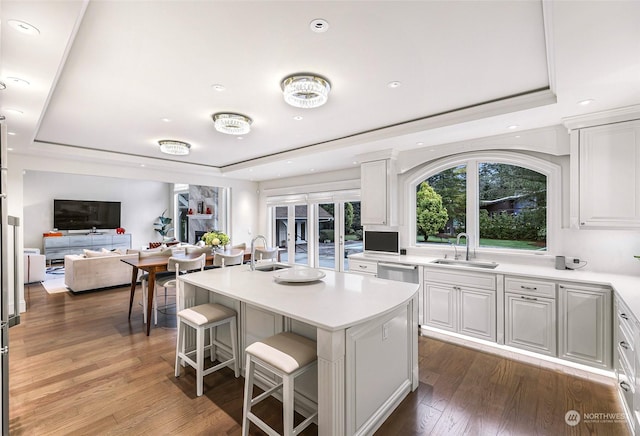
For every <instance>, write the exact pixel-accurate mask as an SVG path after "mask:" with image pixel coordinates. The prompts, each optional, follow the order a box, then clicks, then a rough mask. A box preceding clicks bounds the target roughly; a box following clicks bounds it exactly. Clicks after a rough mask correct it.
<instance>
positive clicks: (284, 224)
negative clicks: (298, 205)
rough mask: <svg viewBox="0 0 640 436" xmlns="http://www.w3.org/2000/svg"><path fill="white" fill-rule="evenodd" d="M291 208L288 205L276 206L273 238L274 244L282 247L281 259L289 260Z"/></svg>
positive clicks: (283, 260) (282, 260)
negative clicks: (289, 216)
mask: <svg viewBox="0 0 640 436" xmlns="http://www.w3.org/2000/svg"><path fill="white" fill-rule="evenodd" d="M288 214H289V208H288V207H287V206H276V207H275V208H274V228H273V239H274V241H273V242H274V244H276V245H277V246H278V247H280V248H281V249H282V250H280V261H281V262H285V263H286V262H288V261H289V253H288V248H289V243H288V242H287V231H288V226H289V219H288Z"/></svg>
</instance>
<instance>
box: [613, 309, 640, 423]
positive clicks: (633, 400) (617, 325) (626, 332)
mask: <svg viewBox="0 0 640 436" xmlns="http://www.w3.org/2000/svg"><path fill="white" fill-rule="evenodd" d="M613 313H614V322H613V324H614V329H615V333H614V336H615V346H614V347H613V350H614V358H613V360H614V363H613V366H614V369H615V372H616V377H617V382H618V393H619V395H620V398H621V399H622V405H623V407H624V411H625V413H626V415H627V424H628V425H629V427H630V429H631V432H632V433H634V432H637V431H638V430H640V426H639V419H640V389H639V388H640V380H639V378H638V377H637V374H636V372H637V370H638V365H639V364H640V352H639V350H638V345H640V342H639V340H640V338H639V335H640V323H639V322H638V320H637V319H636V318H635V317H634V316H633V315H632V313H631V311H630V310H629V309H628V308H627V306H626V305H625V304H624V302H623V301H622V300H620V298H619V297H616V298H615V301H614V311H613ZM634 434H635V433H634Z"/></svg>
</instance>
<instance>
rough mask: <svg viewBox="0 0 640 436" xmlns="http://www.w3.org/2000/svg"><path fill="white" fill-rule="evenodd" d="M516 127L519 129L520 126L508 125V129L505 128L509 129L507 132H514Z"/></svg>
mask: <svg viewBox="0 0 640 436" xmlns="http://www.w3.org/2000/svg"><path fill="white" fill-rule="evenodd" d="M518 127H520V125H518V124H512V125H510V126H509V127H507V129H509V130H515V129H517V128H518Z"/></svg>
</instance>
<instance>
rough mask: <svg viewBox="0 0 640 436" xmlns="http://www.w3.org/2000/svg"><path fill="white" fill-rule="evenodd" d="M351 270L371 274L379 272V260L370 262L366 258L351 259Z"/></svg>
mask: <svg viewBox="0 0 640 436" xmlns="http://www.w3.org/2000/svg"><path fill="white" fill-rule="evenodd" d="M349 271H351V272H360V273H369V274H377V273H378V263H377V262H368V261H365V260H354V259H349Z"/></svg>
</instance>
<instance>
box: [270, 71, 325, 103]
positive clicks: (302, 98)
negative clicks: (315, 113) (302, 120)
mask: <svg viewBox="0 0 640 436" xmlns="http://www.w3.org/2000/svg"><path fill="white" fill-rule="evenodd" d="M281 86H282V92H283V93H284V101H286V102H287V103H289V104H290V105H291V106H295V107H299V108H304V109H309V108H314V107H319V106H322V105H323V104H325V103H326V102H327V99H328V98H329V91H330V90H331V84H330V83H329V81H328V80H327V79H325V78H323V77H320V76H310V75H294V76H289V77H287V78H286V79H284V80H283V81H282V85H281Z"/></svg>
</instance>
